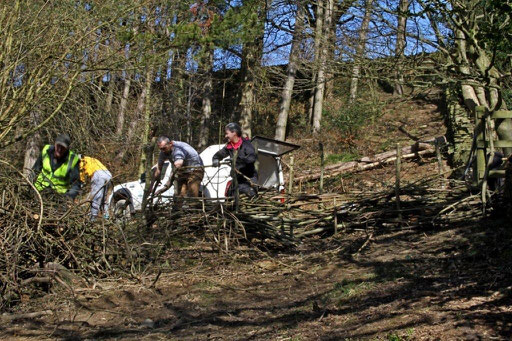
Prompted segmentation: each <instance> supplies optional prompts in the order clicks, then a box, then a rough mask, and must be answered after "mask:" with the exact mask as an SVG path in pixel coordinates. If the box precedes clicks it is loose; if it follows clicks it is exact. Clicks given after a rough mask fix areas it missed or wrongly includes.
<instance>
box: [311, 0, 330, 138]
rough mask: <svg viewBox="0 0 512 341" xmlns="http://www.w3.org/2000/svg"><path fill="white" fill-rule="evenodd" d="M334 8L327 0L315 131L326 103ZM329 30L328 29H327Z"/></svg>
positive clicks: (321, 41) (314, 118)
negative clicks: (329, 44) (328, 55)
mask: <svg viewBox="0 0 512 341" xmlns="http://www.w3.org/2000/svg"><path fill="white" fill-rule="evenodd" d="M333 9H334V0H327V7H326V9H325V12H324V23H323V25H322V32H323V33H322V35H323V37H322V39H320V49H319V50H318V51H319V53H320V55H319V57H318V72H317V77H316V84H315V102H314V106H313V132H314V133H318V132H320V126H321V121H322V111H323V104H324V90H325V71H326V66H327V54H328V49H329V46H328V43H329V40H328V37H329V36H330V35H329V33H328V32H329V29H330V27H331V20H332V13H333ZM326 30H327V31H326Z"/></svg>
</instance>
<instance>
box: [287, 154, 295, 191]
mask: <svg viewBox="0 0 512 341" xmlns="http://www.w3.org/2000/svg"><path fill="white" fill-rule="evenodd" d="M293 162H294V158H293V156H290V172H289V174H290V176H289V177H288V194H292V190H293Z"/></svg>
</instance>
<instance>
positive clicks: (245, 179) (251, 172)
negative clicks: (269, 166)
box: [212, 123, 258, 197]
mask: <svg viewBox="0 0 512 341" xmlns="http://www.w3.org/2000/svg"><path fill="white" fill-rule="evenodd" d="M225 132H226V139H227V140H228V143H227V144H226V145H225V146H224V148H222V149H221V150H219V151H218V152H217V153H215V155H213V158H212V165H213V166H214V167H219V165H220V161H221V160H223V159H224V158H226V157H228V156H229V157H231V158H232V159H233V157H234V155H235V153H236V152H238V154H237V158H236V162H235V167H236V170H237V171H236V172H233V173H236V174H232V176H236V178H237V181H238V192H239V193H240V194H246V195H247V196H248V197H254V196H255V195H256V193H257V190H256V186H257V183H258V174H257V172H256V168H255V166H254V162H255V161H256V152H255V150H254V147H253V146H252V144H251V142H250V141H249V140H245V139H243V138H242V128H240V125H238V124H237V123H229V124H228V125H226V127H225ZM233 191H234V188H233V186H231V188H230V189H229V191H228V194H229V195H233Z"/></svg>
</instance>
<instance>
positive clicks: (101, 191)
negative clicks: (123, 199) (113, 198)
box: [80, 156, 112, 220]
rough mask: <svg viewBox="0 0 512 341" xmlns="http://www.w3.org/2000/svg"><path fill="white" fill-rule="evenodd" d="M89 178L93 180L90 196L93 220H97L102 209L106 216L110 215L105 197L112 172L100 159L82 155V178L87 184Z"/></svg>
mask: <svg viewBox="0 0 512 341" xmlns="http://www.w3.org/2000/svg"><path fill="white" fill-rule="evenodd" d="M87 179H90V181H91V192H90V193H89V197H88V199H89V200H91V212H90V218H91V220H95V219H96V218H97V217H98V213H99V212H100V211H103V212H104V217H108V215H107V209H108V204H107V203H106V202H105V197H106V194H107V187H108V184H109V183H110V180H112V174H110V172H109V171H108V169H107V167H105V165H103V163H101V161H100V160H98V159H95V158H93V157H90V156H80V180H81V181H82V183H84V184H85V182H86V180H87Z"/></svg>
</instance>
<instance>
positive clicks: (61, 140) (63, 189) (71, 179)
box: [32, 134, 81, 200]
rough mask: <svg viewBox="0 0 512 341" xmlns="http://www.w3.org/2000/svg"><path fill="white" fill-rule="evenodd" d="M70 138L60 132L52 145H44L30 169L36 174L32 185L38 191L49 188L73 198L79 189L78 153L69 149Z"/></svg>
mask: <svg viewBox="0 0 512 341" xmlns="http://www.w3.org/2000/svg"><path fill="white" fill-rule="evenodd" d="M70 144H71V138H70V137H69V135H68V134H61V135H59V136H57V138H56V139H55V143H54V145H53V146H52V145H49V144H47V145H45V146H44V147H43V150H42V151H41V154H40V155H39V157H38V158H37V160H36V162H35V164H34V166H33V167H32V170H33V171H34V174H38V175H37V178H36V179H35V181H34V187H35V188H37V190H38V191H40V192H41V191H43V190H44V189H46V188H50V189H52V190H54V191H55V192H57V193H59V194H64V195H65V196H66V197H68V198H69V199H71V200H73V199H75V197H76V196H77V195H78V192H79V191H80V185H81V184H80V173H79V168H78V161H79V157H78V154H76V153H75V152H73V151H71V150H69V145H70Z"/></svg>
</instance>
